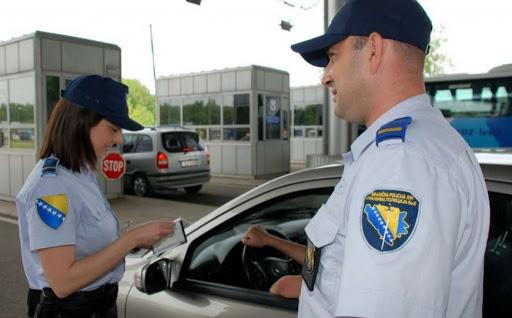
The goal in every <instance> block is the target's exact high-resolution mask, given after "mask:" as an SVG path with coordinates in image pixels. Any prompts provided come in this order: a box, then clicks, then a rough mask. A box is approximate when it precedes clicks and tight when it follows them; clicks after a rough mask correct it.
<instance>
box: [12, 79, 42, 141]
mask: <svg viewBox="0 0 512 318" xmlns="http://www.w3.org/2000/svg"><path fill="white" fill-rule="evenodd" d="M35 100H36V95H35V84H34V78H33V77H23V78H16V79H12V80H9V114H10V121H11V123H21V124H33V123H34V103H35ZM11 134H12V132H11ZM12 140H13V142H14V140H15V139H14V138H13V139H12Z"/></svg>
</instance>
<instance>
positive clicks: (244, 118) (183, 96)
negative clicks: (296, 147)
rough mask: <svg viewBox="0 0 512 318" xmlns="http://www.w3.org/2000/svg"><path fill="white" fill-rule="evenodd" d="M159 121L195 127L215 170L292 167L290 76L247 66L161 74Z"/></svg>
mask: <svg viewBox="0 0 512 318" xmlns="http://www.w3.org/2000/svg"><path fill="white" fill-rule="evenodd" d="M156 95H157V101H158V109H157V124H158V125H159V126H183V127H185V128H188V129H191V130H195V131H196V132H197V133H198V134H199V136H200V137H201V138H202V139H204V141H205V143H206V145H207V147H208V151H209V152H210V167H211V171H212V174H213V175H217V176H235V177H236V176H239V177H253V178H254V177H256V178H257V177H263V176H277V175H282V174H285V173H287V172H289V171H290V140H289V135H290V133H289V131H290V77H289V74H288V73H287V72H285V71H281V70H276V69H271V68H267V67H262V66H256V65H251V66H246V67H237V68H229V69H223V70H216V71H208V72H201V73H190V74H182V75H176V76H168V77H160V78H159V79H157V85H156Z"/></svg>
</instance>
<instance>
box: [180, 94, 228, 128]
mask: <svg viewBox="0 0 512 318" xmlns="http://www.w3.org/2000/svg"><path fill="white" fill-rule="evenodd" d="M183 124H184V125H185V126H194V125H220V96H215V97H209V98H208V99H202V98H190V97H189V98H184V99H183Z"/></svg>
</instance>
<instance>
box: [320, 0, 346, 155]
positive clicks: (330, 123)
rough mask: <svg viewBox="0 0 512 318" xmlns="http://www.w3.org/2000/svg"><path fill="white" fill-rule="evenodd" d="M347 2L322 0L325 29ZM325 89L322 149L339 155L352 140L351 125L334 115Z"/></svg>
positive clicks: (342, 0)
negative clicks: (325, 112) (323, 141)
mask: <svg viewBox="0 0 512 318" xmlns="http://www.w3.org/2000/svg"><path fill="white" fill-rule="evenodd" d="M347 2H348V0H324V5H326V6H325V8H324V22H325V23H324V25H325V28H326V29H327V26H328V24H329V23H330V21H331V20H332V19H333V18H334V16H335V15H336V13H337V12H338V10H339V9H340V8H341V7H343V6H344V5H345V3H347ZM325 91H326V93H325V105H326V106H327V107H325V108H326V111H327V114H326V117H325V124H326V125H325V126H324V127H325V131H324V135H327V138H326V139H327V142H325V143H324V151H325V153H326V154H328V155H340V154H341V153H343V152H346V151H348V150H349V148H350V144H351V142H352V136H351V135H352V134H351V129H350V127H351V125H350V123H348V122H347V121H345V120H342V119H339V118H337V117H336V116H335V115H334V105H333V101H332V99H331V98H330V94H329V90H328V89H326V90H325ZM324 140H325V139H324Z"/></svg>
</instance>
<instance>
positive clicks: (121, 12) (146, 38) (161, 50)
mask: <svg viewBox="0 0 512 318" xmlns="http://www.w3.org/2000/svg"><path fill="white" fill-rule="evenodd" d="M383 1H384V0H383ZM323 2H324V1H323V0H286V1H285V0H202V3H201V5H200V6H198V5H194V4H191V3H188V2H186V1H185V0H144V1H135V0H124V1H121V0H88V1H80V2H78V1H69V0H66V1H64V0H45V1H41V0H16V1H13V0H6V1H3V2H2V18H1V19H0V41H5V40H9V39H11V38H14V37H19V36H21V35H24V34H29V33H33V32H35V31H36V30H38V31H45V32H52V33H59V34H65V35H71V36H75V37H82V38H87V39H91V40H95V41H101V42H107V43H113V44H116V45H118V46H119V47H121V51H122V76H123V78H131V79H138V80H140V81H141V82H142V83H143V84H144V85H145V86H146V87H148V88H149V89H150V91H151V92H154V86H155V85H154V79H153V66H152V57H151V41H150V40H151V37H150V27H149V25H150V24H151V25H152V29H153V43H154V51H155V53H154V57H155V68H156V76H157V77H161V76H169V75H177V74H185V73H192V72H201V71H210V70H219V69H224V68H229V67H238V66H247V65H251V64H254V65H261V66H266V67H271V68H276V69H281V70H285V71H287V72H289V73H290V85H291V86H292V87H294V86H305V85H316V84H318V83H319V80H320V76H321V74H322V69H320V68H317V67H313V66H310V65H308V64H307V63H306V62H304V61H303V60H302V58H301V57H300V56H299V55H298V54H296V53H293V52H292V51H291V50H290V45H291V44H293V43H296V42H300V41H303V40H306V39H309V38H312V37H315V36H318V35H320V34H322V33H323ZM419 2H420V3H421V4H422V5H423V6H424V8H425V10H426V11H427V13H428V14H429V16H430V18H431V20H432V22H433V25H434V29H435V30H436V31H435V36H437V37H441V38H444V39H446V42H445V43H444V44H443V47H442V48H441V51H442V52H443V53H444V54H445V55H447V56H448V57H449V58H450V60H451V65H449V66H447V67H446V68H445V69H446V73H483V72H487V71H488V70H489V69H490V68H492V67H494V66H497V65H501V64H507V63H512V53H511V51H512V45H511V43H510V39H509V38H508V37H506V36H505V35H506V34H507V33H506V30H511V29H512V19H511V18H510V12H511V11H512V10H511V9H512V1H508V0H487V1H477V0H449V1H447V0H419ZM287 3H288V4H287ZM293 5H294V6H293ZM301 7H302V8H301ZM281 20H286V21H290V23H291V24H292V25H293V28H292V29H291V31H290V32H288V31H283V30H281V28H280V26H279V23H280V21H281ZM440 30H442V31H441V32H440Z"/></svg>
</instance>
